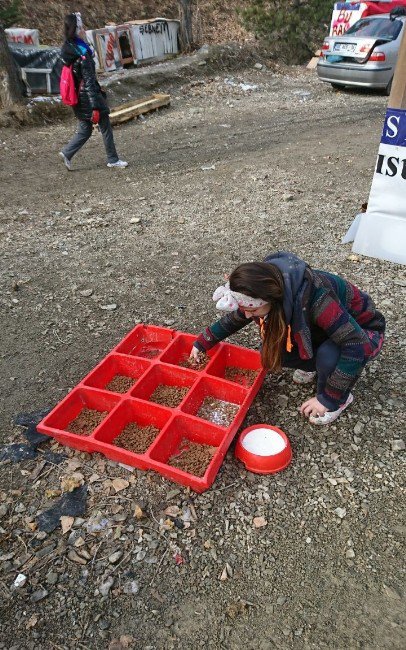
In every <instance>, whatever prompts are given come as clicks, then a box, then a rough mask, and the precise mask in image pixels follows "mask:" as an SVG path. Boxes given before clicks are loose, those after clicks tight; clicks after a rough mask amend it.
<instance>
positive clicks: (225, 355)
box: [206, 345, 263, 388]
mask: <svg viewBox="0 0 406 650" xmlns="http://www.w3.org/2000/svg"><path fill="white" fill-rule="evenodd" d="M227 368H239V369H241V370H253V371H254V372H256V373H257V374H259V373H261V372H262V370H263V369H262V364H261V357H260V355H259V354H258V352H256V351H255V350H244V354H243V355H242V354H241V348H239V347H237V346H235V345H225V346H223V348H222V349H221V350H220V351H219V353H218V354H216V356H215V358H214V359H213V360H212V361H211V362H210V366H209V367H207V368H206V370H207V373H208V374H209V375H215V376H216V377H220V378H221V379H225V373H226V370H227ZM255 379H256V378H254V379H252V380H251V379H250V378H249V377H247V376H244V374H243V373H241V375H237V376H236V377H235V378H233V379H226V381H231V382H232V383H235V384H240V385H241V386H243V387H244V388H249V387H250V386H252V384H253V383H254V381H255Z"/></svg>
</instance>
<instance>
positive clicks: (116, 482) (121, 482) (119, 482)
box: [112, 478, 130, 492]
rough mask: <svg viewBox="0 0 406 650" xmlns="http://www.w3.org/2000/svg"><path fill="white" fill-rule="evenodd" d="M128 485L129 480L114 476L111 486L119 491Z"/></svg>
mask: <svg viewBox="0 0 406 650" xmlns="http://www.w3.org/2000/svg"><path fill="white" fill-rule="evenodd" d="M129 485H130V484H129V482H128V481H126V480H125V479H123V478H115V479H113V480H112V486H113V488H114V490H115V492H121V490H125V489H126V488H128V486H129Z"/></svg>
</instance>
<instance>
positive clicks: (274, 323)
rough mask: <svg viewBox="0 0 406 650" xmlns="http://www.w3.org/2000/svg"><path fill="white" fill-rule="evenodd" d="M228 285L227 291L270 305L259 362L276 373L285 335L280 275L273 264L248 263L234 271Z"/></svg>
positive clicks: (279, 364)
mask: <svg viewBox="0 0 406 650" xmlns="http://www.w3.org/2000/svg"><path fill="white" fill-rule="evenodd" d="M229 282H230V289H231V291H238V292H239V293H244V294H245V295H247V296H251V297H252V298H261V299H262V300H266V302H269V303H270V305H271V309H270V312H269V315H268V316H267V319H266V321H265V331H264V335H263V341H262V350H261V361H262V365H263V367H264V368H266V369H267V370H271V371H272V372H278V371H280V370H281V368H282V351H283V346H284V343H285V341H286V334H287V327H286V322H285V315H284V311H283V291H284V285H283V278H282V273H281V272H280V271H279V269H278V268H277V267H276V266H274V265H273V264H267V263H266V262H248V263H246V264H240V266H237V268H236V269H234V271H233V272H232V273H231V275H230V278H229Z"/></svg>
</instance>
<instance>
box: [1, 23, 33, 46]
mask: <svg viewBox="0 0 406 650" xmlns="http://www.w3.org/2000/svg"><path fill="white" fill-rule="evenodd" d="M4 31H5V32H6V35H7V40H8V41H11V42H12V43H24V45H39V31H38V29H24V28H23V27H10V28H9V29H5V30H4Z"/></svg>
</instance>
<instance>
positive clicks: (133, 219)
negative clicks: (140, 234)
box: [130, 217, 141, 223]
mask: <svg viewBox="0 0 406 650" xmlns="http://www.w3.org/2000/svg"><path fill="white" fill-rule="evenodd" d="M140 222H141V219H140V217H133V218H132V219H130V223H140Z"/></svg>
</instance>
